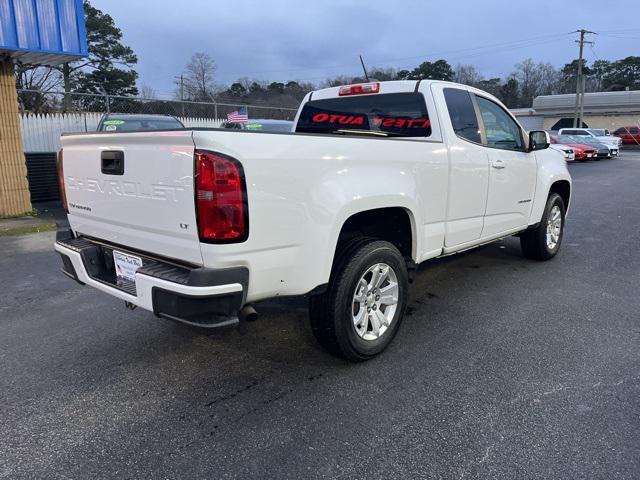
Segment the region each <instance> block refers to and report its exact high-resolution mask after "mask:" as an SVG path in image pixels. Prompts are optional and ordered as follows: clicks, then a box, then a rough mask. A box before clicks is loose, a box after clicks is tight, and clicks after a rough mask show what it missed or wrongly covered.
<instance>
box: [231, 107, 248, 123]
mask: <svg viewBox="0 0 640 480" xmlns="http://www.w3.org/2000/svg"><path fill="white" fill-rule="evenodd" d="M227 121H229V122H232V123H242V122H248V121H249V113H248V112H247V107H240V108H239V109H238V110H235V111H233V112H231V113H227Z"/></svg>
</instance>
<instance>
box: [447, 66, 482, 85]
mask: <svg viewBox="0 0 640 480" xmlns="http://www.w3.org/2000/svg"><path fill="white" fill-rule="evenodd" d="M453 72H454V73H453V81H454V82H457V83H462V84H464V85H471V86H472V87H475V86H477V85H478V84H479V83H480V82H481V81H482V80H483V78H482V75H480V73H479V72H478V70H476V67H474V66H473V65H464V64H461V63H459V64H458V65H457V66H456V68H455V69H454V70H453Z"/></svg>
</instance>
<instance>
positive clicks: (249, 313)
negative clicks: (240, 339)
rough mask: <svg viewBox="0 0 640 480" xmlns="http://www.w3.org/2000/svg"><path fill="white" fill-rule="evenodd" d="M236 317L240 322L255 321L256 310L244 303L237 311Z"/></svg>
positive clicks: (256, 316)
mask: <svg viewBox="0 0 640 480" xmlns="http://www.w3.org/2000/svg"><path fill="white" fill-rule="evenodd" d="M238 318H239V319H240V321H241V322H255V321H256V320H257V319H258V312H256V309H255V308H253V306H252V305H245V306H244V307H242V308H241V309H240V311H239V312H238Z"/></svg>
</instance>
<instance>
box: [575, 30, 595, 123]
mask: <svg viewBox="0 0 640 480" xmlns="http://www.w3.org/2000/svg"><path fill="white" fill-rule="evenodd" d="M573 33H579V34H580V40H576V41H575V42H576V43H577V44H579V45H580V55H579V57H578V78H577V80H576V105H575V108H574V114H573V128H577V127H581V126H582V114H581V113H580V109H583V108H584V103H581V102H584V86H585V81H584V80H583V78H582V62H583V60H582V53H583V51H584V45H585V43H586V44H593V42H588V41H586V40H585V39H584V36H585V35H586V34H588V33H592V34H594V35H597V33H596V32H591V31H589V30H585V29H584V28H581V29H580V30H576V31H575V32H573ZM580 105H582V107H580Z"/></svg>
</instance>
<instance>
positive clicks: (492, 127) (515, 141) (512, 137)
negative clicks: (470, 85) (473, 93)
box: [476, 97, 524, 150]
mask: <svg viewBox="0 0 640 480" xmlns="http://www.w3.org/2000/svg"><path fill="white" fill-rule="evenodd" d="M476 98H477V100H478V108H479V109H480V115H481V116H482V122H483V123H484V129H485V134H486V136H487V146H489V147H494V148H502V149H505V150H522V149H523V147H524V145H523V142H522V132H521V130H520V127H519V126H518V124H517V123H516V122H515V121H514V120H513V118H511V117H510V116H509V114H508V113H507V112H505V111H504V110H503V109H502V107H500V106H499V105H498V104H497V103H494V102H492V101H491V100H487V99H486V98H483V97H476Z"/></svg>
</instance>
